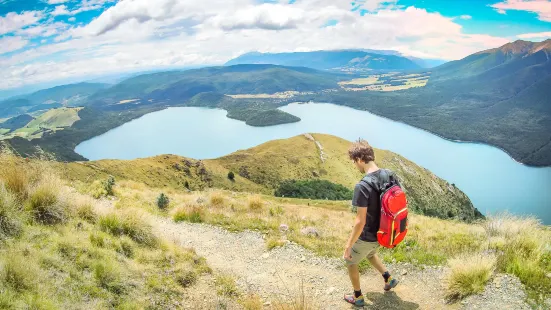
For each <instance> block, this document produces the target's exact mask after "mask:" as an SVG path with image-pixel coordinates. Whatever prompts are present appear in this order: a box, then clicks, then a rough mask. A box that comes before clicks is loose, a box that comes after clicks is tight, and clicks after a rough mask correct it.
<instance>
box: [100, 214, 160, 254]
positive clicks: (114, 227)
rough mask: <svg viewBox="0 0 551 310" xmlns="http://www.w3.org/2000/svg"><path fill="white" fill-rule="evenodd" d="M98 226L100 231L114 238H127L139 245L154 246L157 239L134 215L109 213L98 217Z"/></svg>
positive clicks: (139, 218)
mask: <svg viewBox="0 0 551 310" xmlns="http://www.w3.org/2000/svg"><path fill="white" fill-rule="evenodd" d="M98 224H99V227H100V229H101V230H103V231H105V232H108V233H110V234H112V235H114V236H128V237H130V238H131V239H132V240H134V241H136V242H137V243H139V244H142V245H147V246H155V245H156V244H157V238H156V237H155V236H154V235H153V231H152V228H151V226H150V225H149V224H147V223H146V222H145V221H144V220H142V218H141V217H140V216H139V215H137V214H136V213H130V212H126V213H121V214H116V213H110V214H107V215H103V216H100V218H99V220H98Z"/></svg>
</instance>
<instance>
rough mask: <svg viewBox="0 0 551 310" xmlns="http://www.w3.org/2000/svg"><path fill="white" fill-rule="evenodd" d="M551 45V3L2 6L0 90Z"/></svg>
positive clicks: (39, 2) (304, 0)
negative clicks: (388, 52)
mask: <svg viewBox="0 0 551 310" xmlns="http://www.w3.org/2000/svg"><path fill="white" fill-rule="evenodd" d="M550 37H551V0H394V1H386V0H357V1H354V0H348V1H344V0H343V1H341V0H271V1H269V0H264V1H262V0H119V1H117V0H0V90H9V89H16V88H21V87H22V86H28V85H34V84H39V83H44V82H52V81H58V80H59V81H71V80H73V79H74V80H75V81H76V80H78V79H82V78H85V77H92V76H98V75H101V74H111V73H118V72H126V71H135V70H148V69H153V68H155V69H158V68H165V67H166V68H170V67H172V68H174V67H185V66H197V65H205V64H208V65H213V64H223V63H224V62H225V61H227V60H229V59H231V58H233V57H236V56H238V55H240V54H242V53H246V52H250V51H261V52H282V51H310V50H321V49H324V50H328V49H344V48H369V49H392V50H397V51H400V52H402V53H403V54H405V55H410V56H416V57H424V58H439V59H446V60H453V59H460V58H462V57H465V56H467V55H469V54H471V53H474V52H477V51H480V50H484V49H488V48H493V47H497V46H500V45H502V44H505V43H507V42H508V41H513V40H517V39H525V40H531V41H541V40H545V39H547V38H550Z"/></svg>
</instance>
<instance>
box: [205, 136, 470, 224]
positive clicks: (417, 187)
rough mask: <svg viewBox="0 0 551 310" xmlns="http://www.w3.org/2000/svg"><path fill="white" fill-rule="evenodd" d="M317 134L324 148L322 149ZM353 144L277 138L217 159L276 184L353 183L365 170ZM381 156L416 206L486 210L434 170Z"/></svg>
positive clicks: (446, 214)
mask: <svg viewBox="0 0 551 310" xmlns="http://www.w3.org/2000/svg"><path fill="white" fill-rule="evenodd" d="M311 138H313V139H314V140H315V141H317V142H318V143H319V145H320V146H321V147H322V148H323V149H322V150H321V153H320V149H319V147H318V145H317V144H316V142H315V141H314V140H312V139H311ZM349 147H350V142H349V141H346V140H344V139H341V138H338V137H335V136H330V135H321V134H313V135H309V136H308V137H307V136H297V137H294V138H291V139H286V140H276V141H271V142H268V143H265V144H262V145H260V146H257V147H255V148H252V149H249V150H244V151H238V152H236V153H234V154H231V155H228V156H225V157H222V158H220V159H217V160H215V161H216V162H218V163H220V165H222V166H224V167H226V168H227V169H230V170H232V171H235V172H236V173H237V174H239V175H240V176H242V177H245V178H247V179H249V180H251V181H253V182H255V183H257V184H262V185H264V186H266V187H268V188H273V189H275V188H277V186H278V185H279V184H280V183H281V182H283V181H285V180H292V179H296V180H311V179H321V180H327V181H331V182H334V183H337V184H342V185H344V186H346V187H348V188H352V187H353V186H354V185H355V184H356V183H357V182H358V181H359V180H360V179H361V177H362V174H361V173H360V172H359V171H357V169H356V168H355V166H354V165H352V164H351V162H350V160H349V159H348V153H347V151H348V148H349ZM375 155H376V162H377V164H378V165H379V166H380V167H383V168H388V169H391V170H393V171H395V172H396V173H397V174H398V176H399V177H400V179H401V180H402V182H403V185H404V187H405V189H406V190H407V192H408V197H409V201H410V206H411V208H412V209H413V210H415V211H417V212H419V213H421V214H428V215H433V216H438V217H441V218H460V219H463V220H472V219H474V218H476V217H477V216H479V215H480V214H479V213H478V211H477V210H476V209H475V208H473V206H472V203H471V202H470V200H469V198H468V197H467V196H466V195H465V194H464V193H463V192H461V191H460V190H459V189H457V188H456V187H455V186H454V185H452V184H448V183H447V182H446V181H444V180H442V179H440V178H438V177H437V176H435V175H434V174H432V173H431V172H429V171H428V170H426V169H424V168H422V167H419V166H417V165H415V164H414V163H413V162H411V161H409V160H407V159H405V158H404V157H402V156H400V155H398V154H395V153H392V152H389V151H385V150H376V154H375ZM322 157H323V160H322Z"/></svg>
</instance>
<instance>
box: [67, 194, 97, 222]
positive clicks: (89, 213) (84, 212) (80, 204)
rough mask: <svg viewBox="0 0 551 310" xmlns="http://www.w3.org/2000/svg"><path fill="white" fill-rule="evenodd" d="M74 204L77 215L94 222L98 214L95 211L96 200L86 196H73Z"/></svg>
mask: <svg viewBox="0 0 551 310" xmlns="http://www.w3.org/2000/svg"><path fill="white" fill-rule="evenodd" d="M73 205H74V209H75V212H76V215H77V216H78V218H80V219H81V220H84V221H87V222H88V223H91V224H94V223H96V221H97V220H98V216H97V214H96V212H95V211H94V206H93V205H94V201H93V200H92V199H90V198H88V197H86V196H76V197H74V198H73Z"/></svg>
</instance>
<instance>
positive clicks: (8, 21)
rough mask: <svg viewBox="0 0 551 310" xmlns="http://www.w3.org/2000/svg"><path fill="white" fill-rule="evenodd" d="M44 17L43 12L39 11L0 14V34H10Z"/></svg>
mask: <svg viewBox="0 0 551 310" xmlns="http://www.w3.org/2000/svg"><path fill="white" fill-rule="evenodd" d="M41 18H42V14H41V13H40V12H37V11H32V12H22V13H21V14H17V13H14V12H10V13H8V14H6V16H4V17H2V16H0V35H4V34H8V33H11V32H14V31H16V30H19V29H21V28H23V27H26V26H29V25H34V24H36V23H37V22H38V21H39V20H40V19H41Z"/></svg>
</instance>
